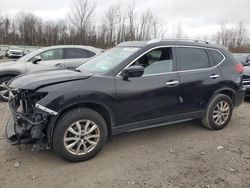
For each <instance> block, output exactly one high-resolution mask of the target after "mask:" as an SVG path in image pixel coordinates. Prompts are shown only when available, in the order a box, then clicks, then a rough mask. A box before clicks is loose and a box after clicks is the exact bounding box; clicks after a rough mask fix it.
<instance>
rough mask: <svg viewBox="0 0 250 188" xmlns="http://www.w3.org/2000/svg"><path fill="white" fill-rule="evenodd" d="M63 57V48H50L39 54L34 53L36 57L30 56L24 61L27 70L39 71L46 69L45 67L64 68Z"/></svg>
mask: <svg viewBox="0 0 250 188" xmlns="http://www.w3.org/2000/svg"><path fill="white" fill-rule="evenodd" d="M34 58H40V59H41V61H37V62H35V63H34V62H33V59H34ZM64 67H65V65H64V57H63V49H62V48H57V49H50V50H46V51H44V52H41V53H40V54H38V55H36V57H32V58H31V59H30V60H29V61H28V62H27V63H26V69H27V72H33V71H39V70H47V69H61V68H64Z"/></svg>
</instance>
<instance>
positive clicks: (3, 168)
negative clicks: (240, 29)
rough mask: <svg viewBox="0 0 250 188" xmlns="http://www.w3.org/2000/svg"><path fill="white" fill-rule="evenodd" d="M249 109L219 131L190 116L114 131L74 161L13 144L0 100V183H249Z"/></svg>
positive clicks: (209, 187)
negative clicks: (95, 150)
mask: <svg viewBox="0 0 250 188" xmlns="http://www.w3.org/2000/svg"><path fill="white" fill-rule="evenodd" d="M4 61H6V59H3V60H1V59H0V62H4ZM7 61H8V59H7ZM249 112H250V100H248V101H246V102H245V103H244V104H243V105H242V106H241V107H239V108H238V109H236V110H235V112H234V115H233V118H232V121H231V122H230V124H229V126H228V127H227V128H225V129H224V130H222V131H209V130H207V129H205V128H203V127H202V126H200V123H199V122H198V121H192V122H187V123H182V124H177V125H172V126H165V127H160V128H154V129H149V130H144V131H139V132H134V133H126V134H122V135H118V136H114V137H111V138H110V139H109V141H108V143H107V144H106V146H105V147H104V149H103V150H102V152H101V153H100V154H99V155H98V156H97V157H95V158H94V159H92V160H90V161H87V162H82V163H75V164H72V163H68V162H65V161H63V160H61V159H60V158H58V157H57V156H56V155H55V154H54V153H53V151H30V149H29V148H28V147H26V146H22V149H21V151H19V150H18V148H17V147H15V146H11V145H10V144H9V143H8V142H7V141H6V138H5V134H4V132H5V124H6V121H7V119H8V117H9V112H8V107H7V104H5V103H0V188H2V187H4V188H8V187H9V188H13V187H26V188H28V187H35V186H37V187H55V188H57V187H58V188H61V187H79V188H80V187H81V188H84V187H88V188H92V187H94V188H95V187H96V188H97V187H98V188H99V187H108V188H110V187H114V188H116V187H125V188H126V187H135V188H138V187H143V188H144V187H145V188H164V187H195V188H196V187H197V188H199V187H204V188H214V187H218V188H224V187H225V188H230V187H232V188H241V187H242V188H249V187H250V116H249Z"/></svg>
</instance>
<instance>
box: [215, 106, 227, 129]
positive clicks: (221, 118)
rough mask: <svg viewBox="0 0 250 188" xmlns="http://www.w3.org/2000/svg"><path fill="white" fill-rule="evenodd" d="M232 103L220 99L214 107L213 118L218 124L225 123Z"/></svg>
mask: <svg viewBox="0 0 250 188" xmlns="http://www.w3.org/2000/svg"><path fill="white" fill-rule="evenodd" d="M229 115H230V105H229V103H228V102H227V101H220V102H219V103H218V104H217V105H216V106H215V108H214V111H213V120H214V123H215V124H216V125H223V124H224V123H225V122H226V121H227V120H228V118H229Z"/></svg>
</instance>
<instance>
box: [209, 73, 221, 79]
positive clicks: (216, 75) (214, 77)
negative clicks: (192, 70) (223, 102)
mask: <svg viewBox="0 0 250 188" xmlns="http://www.w3.org/2000/svg"><path fill="white" fill-rule="evenodd" d="M219 77H220V75H218V74H213V75H211V76H210V78H211V79H216V78H219Z"/></svg>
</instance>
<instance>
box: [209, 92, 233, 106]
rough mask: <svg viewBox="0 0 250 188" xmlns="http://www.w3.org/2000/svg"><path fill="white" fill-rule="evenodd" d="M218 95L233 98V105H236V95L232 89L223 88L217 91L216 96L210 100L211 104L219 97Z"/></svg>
mask: <svg viewBox="0 0 250 188" xmlns="http://www.w3.org/2000/svg"><path fill="white" fill-rule="evenodd" d="M217 94H224V95H227V96H228V97H230V98H231V100H232V102H233V105H234V106H235V105H236V93H235V91H234V90H233V89H232V88H221V89H219V90H217V91H215V92H214V94H213V96H212V97H211V98H210V100H209V103H210V101H211V100H212V99H213V98H214V96H215V95H217ZM209 103H208V104H209Z"/></svg>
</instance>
